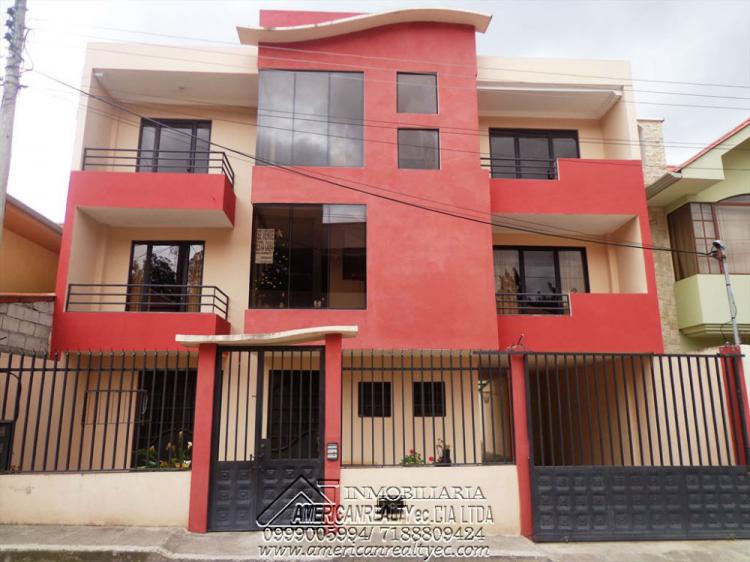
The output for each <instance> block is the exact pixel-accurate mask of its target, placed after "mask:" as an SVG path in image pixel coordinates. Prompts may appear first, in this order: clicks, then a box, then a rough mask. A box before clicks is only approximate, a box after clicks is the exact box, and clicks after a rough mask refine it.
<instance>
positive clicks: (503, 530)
mask: <svg viewBox="0 0 750 562" xmlns="http://www.w3.org/2000/svg"><path fill="white" fill-rule="evenodd" d="M389 486H397V487H407V486H420V487H425V488H429V487H436V488H438V489H439V488H442V487H446V488H449V489H452V488H454V487H461V488H462V489H467V488H469V489H471V490H477V488H479V489H480V490H481V493H482V496H483V498H484V499H470V500H467V499H464V500H458V501H457V500H445V499H439V500H434V501H433V500H419V501H418V500H413V501H410V500H406V506H407V507H411V508H419V509H420V510H421V509H426V510H428V514H429V516H431V517H433V520H434V517H435V516H437V517H440V516H441V514H444V513H445V511H446V508H450V507H456V508H457V507H458V506H459V505H463V506H477V508H479V507H481V509H477V511H482V512H483V514H484V517H485V520H484V521H483V522H476V521H471V520H468V521H467V520H466V519H465V518H464V519H463V520H462V517H461V514H460V510H459V509H457V510H456V512H457V513H459V515H458V516H457V518H456V520H455V521H453V522H444V521H440V522H439V523H444V525H440V526H441V527H443V526H446V527H453V528H455V527H467V526H470V527H474V528H476V527H483V530H484V532H485V534H487V535H518V534H519V533H520V507H519V496H518V472H517V469H516V466H515V465H508V466H460V467H459V466H454V467H380V468H344V469H342V470H341V490H340V497H341V505H342V506H343V507H344V508H345V509H347V508H348V509H350V512H354V508H355V507H356V506H362V505H370V506H372V505H374V504H375V502H376V501H377V500H376V498H377V495H378V494H377V492H378V491H379V490H383V489H387V488H388V487H389ZM353 488H357V489H358V490H365V492H364V493H363V494H358V493H357V492H355V491H354V489H353ZM373 492H374V493H373ZM367 494H369V495H367ZM363 496H364V497H363ZM436 507H437V509H436ZM467 511H468V510H467ZM467 511H465V512H464V513H463V515H464V517H468V513H467ZM488 516H489V517H491V519H492V521H491V522H490V521H489V519H487V517H488ZM352 522H354V523H357V522H359V521H358V520H356V519H355V520H354V521H352ZM408 523H411V524H414V523H415V521H414V520H413V519H412V520H411V521H408ZM374 524H375V525H377V524H378V523H377V522H374ZM392 524H393V522H391V521H388V522H386V523H385V524H384V525H385V526H389V525H392ZM417 524H419V523H418V522H417ZM422 524H424V523H422Z"/></svg>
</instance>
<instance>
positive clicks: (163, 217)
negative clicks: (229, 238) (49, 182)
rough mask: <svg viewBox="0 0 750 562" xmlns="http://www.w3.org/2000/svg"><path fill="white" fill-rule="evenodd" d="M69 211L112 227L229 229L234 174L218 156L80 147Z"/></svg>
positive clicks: (197, 153) (71, 186)
mask: <svg viewBox="0 0 750 562" xmlns="http://www.w3.org/2000/svg"><path fill="white" fill-rule="evenodd" d="M81 168H82V170H81V171H77V172H73V173H72V174H71V181H70V193H69V195H68V203H69V207H78V208H81V209H83V210H84V211H85V212H86V214H88V215H89V216H90V217H92V218H93V219H94V220H96V221H97V222H99V223H101V224H104V225H108V226H115V227H176V226H180V227H193V228H202V227H204V228H221V227H224V228H231V227H232V226H233V224H234V212H235V201H236V198H235V194H234V188H233V184H234V171H233V169H232V167H231V165H230V164H229V160H228V159H227V156H226V154H225V153H223V152H199V151H164V150H160V151H158V152H155V151H146V150H139V149H115V148H86V149H84V154H83V161H82V166H81Z"/></svg>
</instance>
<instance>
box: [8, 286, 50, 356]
mask: <svg viewBox="0 0 750 562" xmlns="http://www.w3.org/2000/svg"><path fill="white" fill-rule="evenodd" d="M54 307H55V303H54V298H47V299H44V300H21V299H18V298H14V299H10V298H8V299H7V300H6V299H3V298H1V297H0V350H3V351H6V350H7V351H14V352H24V351H25V352H34V353H46V352H47V351H48V349H49V336H50V331H51V329H52V314H53V312H54Z"/></svg>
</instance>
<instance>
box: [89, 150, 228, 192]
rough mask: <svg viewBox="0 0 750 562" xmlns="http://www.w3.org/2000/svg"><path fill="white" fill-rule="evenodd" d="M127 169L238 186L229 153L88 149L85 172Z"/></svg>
mask: <svg viewBox="0 0 750 562" xmlns="http://www.w3.org/2000/svg"><path fill="white" fill-rule="evenodd" d="M117 168H125V169H126V170H127V171H131V172H132V171H135V172H172V173H182V174H211V173H219V174H224V176H225V177H226V178H227V179H228V180H229V182H230V183H231V184H232V185H234V170H233V169H232V166H231V165H230V164H229V159H228V158H227V155H226V153H224V152H217V151H196V150H156V151H155V150H142V149H138V148H132V149H131V148H84V149H83V162H82V165H81V169H83V170H113V171H117Z"/></svg>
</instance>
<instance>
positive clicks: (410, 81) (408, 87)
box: [397, 72, 438, 113]
mask: <svg viewBox="0 0 750 562" xmlns="http://www.w3.org/2000/svg"><path fill="white" fill-rule="evenodd" d="M397 81H398V87H397V90H398V91H397V97H398V112H399V113H437V111H438V107H437V76H436V75H435V74H411V73H405V72H399V73H398V75H397Z"/></svg>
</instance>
